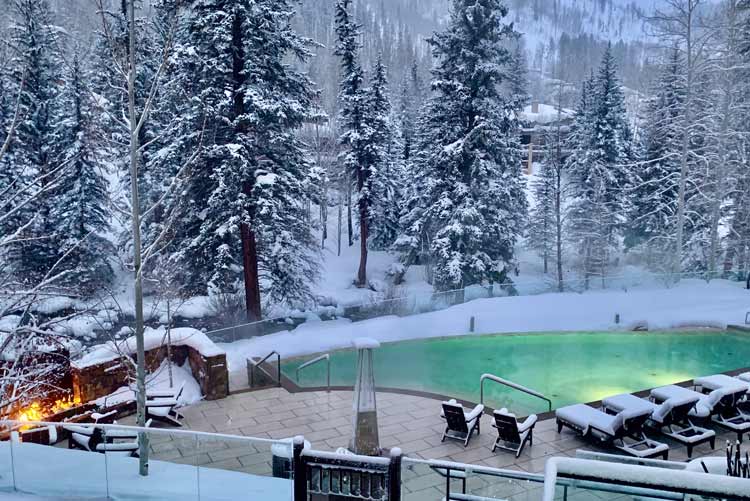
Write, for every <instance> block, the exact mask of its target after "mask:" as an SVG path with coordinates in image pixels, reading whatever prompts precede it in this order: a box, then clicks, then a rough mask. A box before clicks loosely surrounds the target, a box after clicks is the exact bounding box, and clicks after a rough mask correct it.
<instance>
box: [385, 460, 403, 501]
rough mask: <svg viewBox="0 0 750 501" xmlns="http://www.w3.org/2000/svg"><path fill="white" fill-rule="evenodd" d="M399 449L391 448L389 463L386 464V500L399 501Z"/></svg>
mask: <svg viewBox="0 0 750 501" xmlns="http://www.w3.org/2000/svg"><path fill="white" fill-rule="evenodd" d="M401 456H402V453H401V449H399V448H398V447H394V448H393V449H391V463H390V464H389V465H388V501H401Z"/></svg>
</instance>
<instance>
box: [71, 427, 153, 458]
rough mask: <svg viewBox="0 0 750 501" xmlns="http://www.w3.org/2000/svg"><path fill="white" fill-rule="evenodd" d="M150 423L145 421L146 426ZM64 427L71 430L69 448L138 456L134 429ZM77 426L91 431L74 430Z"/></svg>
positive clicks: (136, 434) (136, 436)
mask: <svg viewBox="0 0 750 501" xmlns="http://www.w3.org/2000/svg"><path fill="white" fill-rule="evenodd" d="M151 423H152V420H151V419H149V420H148V421H147V422H146V428H148V427H150V426H151ZM65 428H66V429H68V430H69V431H71V434H70V439H69V440H68V448H69V449H82V450H85V451H89V452H100V453H102V454H105V453H106V454H122V455H127V456H133V457H137V456H138V448H139V444H138V433H137V432H135V431H131V430H117V429H109V430H103V429H102V428H95V427H92V426H88V427H78V426H72V427H71V426H65ZM71 428H72V429H71ZM78 428H87V429H88V430H91V431H90V433H89V432H88V430H86V432H84V433H80V431H81V430H80V429H79V431H74V430H75V429H78Z"/></svg>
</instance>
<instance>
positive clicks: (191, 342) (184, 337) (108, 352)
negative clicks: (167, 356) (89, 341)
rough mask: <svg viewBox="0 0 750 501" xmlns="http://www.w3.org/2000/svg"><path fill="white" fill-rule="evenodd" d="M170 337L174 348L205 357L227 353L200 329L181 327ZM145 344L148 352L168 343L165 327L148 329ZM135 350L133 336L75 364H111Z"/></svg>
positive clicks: (98, 348)
mask: <svg viewBox="0 0 750 501" xmlns="http://www.w3.org/2000/svg"><path fill="white" fill-rule="evenodd" d="M170 335H171V339H172V345H173V346H188V347H190V348H193V349H194V350H196V351H197V352H199V353H200V354H201V355H203V356H205V357H214V356H217V355H222V354H224V353H225V352H224V350H222V349H221V348H219V347H218V346H217V345H216V344H215V343H214V342H213V341H211V340H210V339H208V337H206V335H205V334H204V333H202V332H201V331H199V330H198V329H191V328H189V327H181V328H178V329H172V330H171V333H170ZM144 342H145V349H146V351H148V350H153V349H154V348H158V347H160V346H164V345H165V344H166V342H167V339H166V330H165V329H164V328H163V327H160V328H158V329H152V328H147V329H146V331H145V333H144ZM135 349H136V343H135V336H131V337H129V338H127V339H125V340H123V341H117V342H114V341H110V342H108V343H105V344H101V345H98V346H94V347H93V348H92V349H91V351H89V352H88V353H86V354H84V355H83V356H82V357H81V358H80V359H78V360H76V361H74V362H73V364H74V365H75V366H76V367H79V368H82V367H88V366H90V365H95V364H100V363H103V362H109V361H110V360H115V359H117V358H119V357H120V354H121V353H127V354H132V353H135Z"/></svg>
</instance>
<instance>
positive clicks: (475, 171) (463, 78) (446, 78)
mask: <svg viewBox="0 0 750 501" xmlns="http://www.w3.org/2000/svg"><path fill="white" fill-rule="evenodd" d="M506 15H507V8H506V7H505V6H504V5H503V4H502V3H501V2H500V1H499V0H454V1H453V7H452V11H451V17H450V23H449V25H448V27H447V29H446V30H445V31H444V32H442V33H438V34H436V35H435V36H434V37H433V38H431V39H430V45H431V46H432V50H433V57H434V58H435V59H436V64H435V68H434V69H433V81H432V88H433V90H434V95H433V96H432V97H431V98H430V99H429V101H428V102H427V105H426V109H425V111H424V113H423V118H422V123H421V124H420V129H421V134H420V137H419V144H418V145H419V148H418V153H417V158H416V160H415V161H416V166H415V174H413V175H416V176H417V177H416V178H415V179H419V184H424V188H422V189H420V191H418V192H417V193H416V194H415V195H414V196H413V198H412V200H411V201H410V203H409V210H410V212H409V213H408V214H407V215H406V216H405V220H404V222H405V224H406V226H405V229H404V234H403V235H402V236H401V237H400V238H399V240H398V242H397V243H398V246H399V248H400V249H401V250H402V252H403V258H404V259H405V260H406V262H407V263H409V261H413V259H414V258H415V257H416V256H417V255H418V254H420V253H423V250H422V249H427V254H428V255H429V259H430V264H431V266H432V271H433V284H434V286H435V287H436V288H437V289H438V290H449V289H455V288H460V287H463V286H466V285H470V284H476V283H483V282H490V283H503V282H505V281H506V280H507V279H508V275H509V273H510V272H511V271H512V270H513V269H514V268H515V266H516V264H515V259H514V257H515V256H514V246H515V243H516V241H517V239H518V237H519V236H520V234H521V231H522V229H523V220H524V217H525V214H526V197H525V193H524V190H523V184H522V180H521V160H520V156H519V124H518V121H517V114H516V103H517V101H518V100H517V97H516V96H512V95H510V96H509V95H507V94H503V93H502V92H501V89H500V86H501V85H502V84H503V83H504V82H505V81H506V80H507V79H509V78H510V73H511V72H510V68H511V67H512V65H513V57H512V55H511V54H510V53H509V51H508V50H507V49H506V46H507V42H508V41H509V40H510V39H511V38H513V37H514V34H513V31H512V28H511V27H510V26H509V25H506V24H503V20H504V18H505V16H506Z"/></svg>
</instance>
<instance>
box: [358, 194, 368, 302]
mask: <svg viewBox="0 0 750 501" xmlns="http://www.w3.org/2000/svg"><path fill="white" fill-rule="evenodd" d="M367 212H368V211H367V201H366V200H364V199H362V198H361V197H360V200H359V270H358V271H357V287H367V233H368V230H369V221H368V219H369V217H368V214H367Z"/></svg>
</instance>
